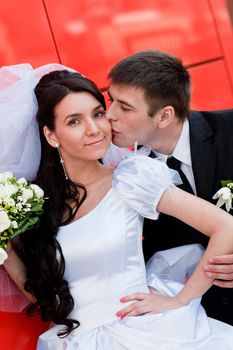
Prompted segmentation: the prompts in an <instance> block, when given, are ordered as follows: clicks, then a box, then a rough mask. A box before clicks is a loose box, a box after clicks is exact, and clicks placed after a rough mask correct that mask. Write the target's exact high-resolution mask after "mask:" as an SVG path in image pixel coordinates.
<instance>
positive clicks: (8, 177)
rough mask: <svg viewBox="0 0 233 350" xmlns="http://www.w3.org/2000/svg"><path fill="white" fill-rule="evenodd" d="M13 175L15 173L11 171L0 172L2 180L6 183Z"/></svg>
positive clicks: (0, 180) (0, 179)
mask: <svg viewBox="0 0 233 350" xmlns="http://www.w3.org/2000/svg"><path fill="white" fill-rule="evenodd" d="M11 177H13V174H12V173H11V172H10V171H6V172H5V173H0V182H2V183H5V182H7V180H8V179H10V178H11Z"/></svg>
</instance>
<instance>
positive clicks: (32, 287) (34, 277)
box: [21, 70, 106, 337]
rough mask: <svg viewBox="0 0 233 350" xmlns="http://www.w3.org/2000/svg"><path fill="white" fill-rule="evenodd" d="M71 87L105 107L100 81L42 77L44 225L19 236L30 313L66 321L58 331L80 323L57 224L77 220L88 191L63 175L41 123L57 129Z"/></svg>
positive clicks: (64, 73) (65, 74)
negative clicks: (59, 112)
mask: <svg viewBox="0 0 233 350" xmlns="http://www.w3.org/2000/svg"><path fill="white" fill-rule="evenodd" d="M71 92H88V93H90V94H91V95H92V96H94V97H95V98H96V99H97V100H98V101H99V102H100V103H101V104H102V106H103V107H104V109H105V108H106V106H105V101H104V97H103V95H102V94H101V93H100V92H99V90H98V88H97V86H96V85H95V84H94V83H93V82H92V81H91V80H89V79H87V78H85V77H83V76H82V75H81V74H79V73H76V72H71V71H68V70H61V71H53V72H51V73H48V74H46V75H45V76H43V77H42V78H41V79H40V81H39V83H38V84H37V86H36V88H35V95H36V98H37V101H38V112H37V122H38V124H39V129H40V138H41V162H40V167H39V170H38V173H37V178H36V180H35V183H36V184H38V185H39V186H40V187H41V188H42V189H43V190H44V192H45V197H47V198H48V199H46V200H45V205H44V214H43V216H42V218H41V223H40V227H39V228H38V229H34V230H31V231H30V232H27V233H26V234H24V235H22V236H21V248H22V256H23V260H24V263H25V266H26V268H27V271H26V277H27V281H26V284H25V290H26V291H27V292H29V293H31V294H32V295H33V296H34V297H35V298H36V300H37V301H36V303H35V304H33V305H31V306H30V307H29V309H28V313H29V314H31V313H34V312H36V311H37V312H39V313H40V314H41V318H42V320H44V321H52V322H54V323H55V324H64V325H65V326H66V327H65V329H64V330H62V331H60V333H59V336H60V337H63V336H66V335H68V334H69V333H70V332H71V331H72V330H73V329H74V328H76V327H78V326H79V322H78V321H77V320H73V319H70V318H69V317H68V315H69V313H70V312H71V310H72V309H73V307H74V301H73V298H72V296H71V294H70V291H69V286H68V283H67V282H66V281H65V280H64V270H65V260H64V257H63V253H62V249H61V247H60V244H59V242H58V241H57V239H56V235H57V231H58V228H59V226H62V225H66V224H68V223H70V222H71V221H72V220H73V218H74V216H75V214H76V213H77V210H78V208H79V207H80V205H81V204H82V203H83V201H84V200H85V198H86V194H87V192H86V189H85V187H84V186H83V185H82V184H80V183H74V182H72V181H71V180H70V179H68V180H66V179H65V175H64V171H63V168H62V165H61V163H60V159H59V154H58V150H57V149H56V148H54V147H52V146H50V145H49V144H48V142H47V141H46V139H45V136H44V133H43V127H44V126H47V127H48V128H49V129H50V130H54V129H55V115H54V109H55V106H56V105H57V104H58V103H59V102H60V101H61V100H62V99H63V98H64V97H65V96H67V95H68V94H69V93H71ZM69 203H72V206H71V205H70V204H69ZM64 214H65V218H64Z"/></svg>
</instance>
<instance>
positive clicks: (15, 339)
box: [0, 311, 49, 350]
mask: <svg viewBox="0 0 233 350" xmlns="http://www.w3.org/2000/svg"><path fill="white" fill-rule="evenodd" d="M48 328H49V323H48V322H47V323H46V322H42V321H40V319H39V317H38V316H32V317H30V318H29V317H27V316H26V313H25V311H22V312H21V313H11V312H0V335H1V336H0V349H1V350H35V349H36V343H37V339H38V336H39V335H40V334H41V333H43V332H45V331H46V330H47V329H48Z"/></svg>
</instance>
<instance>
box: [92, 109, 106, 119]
mask: <svg viewBox="0 0 233 350" xmlns="http://www.w3.org/2000/svg"><path fill="white" fill-rule="evenodd" d="M105 114H106V111H105V110H99V111H96V112H95V114H94V117H95V118H99V117H105Z"/></svg>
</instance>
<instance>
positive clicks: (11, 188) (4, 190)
mask: <svg viewBox="0 0 233 350" xmlns="http://www.w3.org/2000/svg"><path fill="white" fill-rule="evenodd" d="M17 191H18V188H17V186H15V185H13V184H4V185H3V184H0V198H1V199H3V198H5V197H11V196H12V194H14V193H16V192H17Z"/></svg>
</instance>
